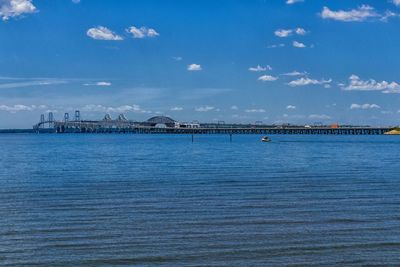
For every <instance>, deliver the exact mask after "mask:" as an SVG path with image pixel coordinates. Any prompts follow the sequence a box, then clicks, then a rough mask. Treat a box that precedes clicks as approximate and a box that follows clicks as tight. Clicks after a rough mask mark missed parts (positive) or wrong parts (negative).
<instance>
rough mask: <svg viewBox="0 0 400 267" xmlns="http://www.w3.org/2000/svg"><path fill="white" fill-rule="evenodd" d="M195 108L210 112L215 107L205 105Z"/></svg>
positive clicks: (199, 110)
mask: <svg viewBox="0 0 400 267" xmlns="http://www.w3.org/2000/svg"><path fill="white" fill-rule="evenodd" d="M194 110H195V111H197V112H208V111H212V110H215V107H211V106H204V107H198V108H195V109H194Z"/></svg>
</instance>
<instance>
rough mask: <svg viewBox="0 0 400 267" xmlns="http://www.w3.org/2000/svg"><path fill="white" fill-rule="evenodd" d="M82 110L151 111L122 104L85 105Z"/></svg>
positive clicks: (108, 111)
mask: <svg viewBox="0 0 400 267" xmlns="http://www.w3.org/2000/svg"><path fill="white" fill-rule="evenodd" d="M81 110H83V111H88V112H107V113H110V112H114V113H125V112H137V113H151V111H147V110H143V109H141V108H140V106H139V105H122V106H117V107H107V106H103V105H94V104H90V105H86V106H84V107H82V108H81Z"/></svg>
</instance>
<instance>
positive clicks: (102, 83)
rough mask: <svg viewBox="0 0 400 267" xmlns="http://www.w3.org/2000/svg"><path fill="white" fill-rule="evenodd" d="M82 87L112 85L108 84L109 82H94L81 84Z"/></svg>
mask: <svg viewBox="0 0 400 267" xmlns="http://www.w3.org/2000/svg"><path fill="white" fill-rule="evenodd" d="M83 85H85V86H93V85H94V86H111V85H112V83H110V82H96V83H85V84H83Z"/></svg>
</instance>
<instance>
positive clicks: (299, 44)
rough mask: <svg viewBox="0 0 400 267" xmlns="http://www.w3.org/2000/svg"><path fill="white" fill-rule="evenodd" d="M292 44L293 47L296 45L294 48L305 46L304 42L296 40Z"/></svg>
mask: <svg viewBox="0 0 400 267" xmlns="http://www.w3.org/2000/svg"><path fill="white" fill-rule="evenodd" d="M292 45H293V47H296V48H306V45H305V44H303V43H300V42H297V41H293V43H292Z"/></svg>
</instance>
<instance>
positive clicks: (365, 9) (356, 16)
mask: <svg viewBox="0 0 400 267" xmlns="http://www.w3.org/2000/svg"><path fill="white" fill-rule="evenodd" d="M321 17H322V18H323V19H332V20H338V21H344V22H351V21H358V22H361V21H365V20H367V19H369V18H374V17H375V18H376V17H382V15H380V14H378V13H377V12H376V11H375V9H374V8H373V7H371V6H369V5H362V6H360V7H358V8H356V9H351V10H347V11H345V10H338V11H333V10H331V9H329V7H326V6H325V7H323V9H322V12H321Z"/></svg>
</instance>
